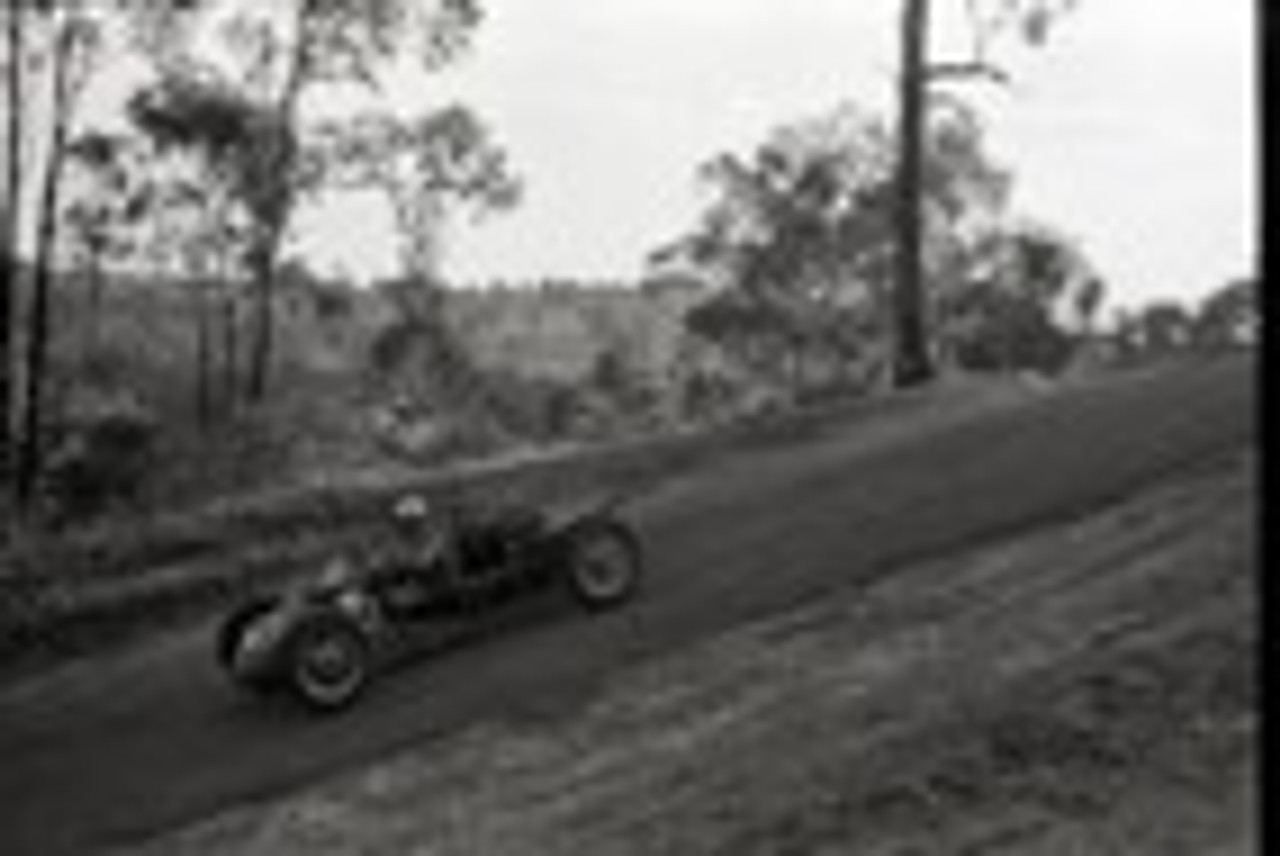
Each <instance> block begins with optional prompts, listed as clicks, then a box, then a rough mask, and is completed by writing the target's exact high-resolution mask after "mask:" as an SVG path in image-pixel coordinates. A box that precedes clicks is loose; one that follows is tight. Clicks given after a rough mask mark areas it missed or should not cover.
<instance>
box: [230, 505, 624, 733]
mask: <svg viewBox="0 0 1280 856" xmlns="http://www.w3.org/2000/svg"><path fill="white" fill-rule="evenodd" d="M617 505H618V503H617V502H616V501H604V502H600V503H596V504H594V505H591V506H588V507H587V508H586V509H578V510H576V511H569V512H566V513H559V514H557V513H552V512H548V511H544V510H542V509H539V508H535V507H530V506H527V505H521V506H513V507H499V508H489V509H485V510H483V511H479V510H478V509H474V508H473V509H467V510H462V509H459V508H448V509H447V510H445V511H443V512H441V511H439V510H437V509H435V508H434V507H430V506H429V505H428V503H427V502H426V500H425V498H424V497H421V496H416V495H414V496H409V497H405V498H403V499H402V500H401V501H400V502H399V503H397V506H396V509H395V511H394V514H393V518H394V519H395V520H396V521H397V525H396V529H395V531H393V532H392V533H390V534H389V536H388V537H387V538H384V539H382V541H381V544H380V546H381V548H380V549H374V550H364V551H358V553H357V554H355V555H343V556H340V557H337V558H335V559H333V560H331V561H330V562H329V564H328V565H327V566H326V567H324V568H322V569H321V570H320V572H319V573H318V574H316V575H314V576H312V577H311V578H309V579H305V580H302V581H301V582H298V583H295V584H293V585H291V586H286V587H284V588H283V589H281V590H279V591H275V592H271V593H268V594H257V595H253V596H250V597H247V598H245V599H244V600H242V601H241V602H240V603H239V604H237V605H236V606H235V607H234V608H233V609H232V610H231V611H230V612H229V613H228V614H227V615H226V616H225V617H224V618H223V620H222V621H221V622H220V624H219V625H218V629H217V639H216V646H217V657H218V661H219V664H220V665H221V667H222V668H223V669H224V670H225V671H226V673H227V674H228V675H229V676H230V677H231V678H232V680H233V682H234V683H235V684H236V685H237V686H239V687H242V688H245V689H248V690H250V691H252V692H254V693H257V694H263V695H286V696H290V697H292V698H293V699H295V700H297V701H301V702H303V703H304V704H305V705H306V706H308V707H311V708H314V709H319V710H336V709H339V708H342V707H345V706H347V705H349V704H350V703H351V702H353V701H354V700H355V699H356V698H357V697H358V696H359V695H360V694H361V692H362V690H364V688H365V687H366V685H367V684H368V682H369V681H370V679H371V678H372V677H373V676H374V675H375V674H376V672H377V671H378V669H379V668H380V667H381V666H383V665H385V664H386V663H388V662H390V661H393V660H394V659H395V655H396V653H397V652H399V651H402V650H403V648H404V647H405V646H406V645H409V644H412V640H414V639H419V640H420V639H421V638H422V637H423V636H424V635H427V636H429V635H430V633H429V632H428V631H430V630H432V629H434V630H436V631H437V632H439V631H440V629H441V628H453V632H456V631H457V629H458V628H465V627H468V626H474V625H476V624H477V623H478V622H480V621H482V620H483V619H484V618H485V616H487V615H490V614H492V613H494V612H496V611H497V610H499V609H501V608H503V606H504V605H505V604H510V603H511V602H513V601H517V600H522V599H527V598H530V597H531V596H533V595H534V594H536V593H538V592H546V591H548V590H555V589H557V588H558V589H560V590H561V591H563V592H564V593H565V594H566V595H567V596H569V597H571V598H572V599H573V600H575V601H576V602H577V603H578V604H580V605H581V606H582V607H584V608H586V609H587V610H591V611H599V610H606V609H610V608H613V607H616V606H619V605H621V604H623V603H624V602H626V601H627V600H629V599H630V598H631V596H632V595H633V594H634V593H635V591H636V589H637V586H638V585H639V582H640V578H641V573H642V569H643V557H642V551H641V546H640V542H639V539H638V537H637V535H636V533H635V530H634V529H633V528H632V527H631V526H630V525H628V524H627V523H626V522H625V521H624V520H623V519H622V517H621V516H620V515H619V513H618V511H617ZM446 632H448V631H446Z"/></svg>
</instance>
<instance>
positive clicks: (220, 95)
mask: <svg viewBox="0 0 1280 856" xmlns="http://www.w3.org/2000/svg"><path fill="white" fill-rule="evenodd" d="M128 112H129V116H130V119H131V120H132V122H133V124H134V126H135V127H137V128H138V129H139V130H140V131H141V132H142V133H143V134H144V135H145V136H146V138H147V139H148V140H149V141H150V143H151V145H152V146H153V148H154V150H155V152H156V154H157V156H158V158H159V160H160V161H161V162H162V163H164V164H167V166H168V168H169V175H168V176H167V177H155V178H154V182H155V183H156V188H155V191H154V192H155V193H156V194H157V195H158V196H160V197H161V198H164V199H167V204H168V207H169V208H174V207H175V206H176V207H177V209H179V210H182V211H185V212H186V231H185V232H180V234H179V235H178V238H177V239H178V240H181V241H183V242H187V243H191V244H192V246H191V247H187V248H185V249H184V250H183V252H182V253H181V256H180V257H181V260H182V262H181V263H182V264H186V265H187V266H188V267H187V268H186V270H185V271H183V272H184V273H187V274H190V275H192V276H194V278H195V282H196V283H197V286H196V289H197V291H198V292H199V294H198V297H199V300H198V301H197V303H196V308H197V310H198V311H197V314H196V320H197V331H196V332H197V349H196V350H197V359H198V362H199V365H200V369H199V371H198V373H197V401H198V402H199V407H198V409H199V412H200V413H201V414H203V415H204V417H205V420H202V421H206V420H207V418H208V417H209V416H211V415H212V411H213V405H212V381H211V379H210V377H209V375H210V372H211V370H212V366H211V360H212V353H213V345H212V341H213V338H214V337H213V333H212V327H213V322H212V321H211V319H210V318H209V314H210V313H211V311H212V307H211V305H210V304H211V301H212V298H213V294H212V292H214V291H215V290H216V291H218V292H220V303H221V312H220V316H221V325H222V334H221V336H219V337H217V338H219V339H220V340H221V343H222V348H221V350H222V354H223V357H222V363H223V369H222V372H221V376H222V384H221V386H222V388H223V393H222V396H221V398H222V406H223V409H224V410H226V411H229V410H230V409H231V408H233V407H234V406H235V403H236V399H237V398H238V397H239V396H240V395H241V391H240V390H239V389H238V376H239V370H238V367H239V364H240V362H241V360H240V355H239V351H240V337H239V320H238V314H239V312H238V303H239V294H238V288H237V284H236V282H235V279H236V275H238V274H239V273H240V272H241V271H240V268H241V262H242V260H245V259H247V258H248V257H249V255H250V254H251V252H252V251H253V248H254V244H253V236H254V229H253V227H254V226H255V224H257V223H260V222H261V219H262V218H263V217H264V216H266V211H265V209H266V208H269V207H270V206H271V205H273V204H274V203H273V202H272V201H271V197H270V196H269V195H264V194H263V193H262V190H261V189H262V188H263V187H264V186H266V185H269V184H270V182H271V179H270V178H269V177H268V176H267V174H266V173H267V170H269V168H270V163H269V162H268V161H266V160H265V159H264V158H263V157H262V152H263V151H264V149H265V148H266V147H267V145H268V143H269V141H270V140H271V139H272V138H273V136H274V135H275V134H276V133H277V132H278V129H277V127H276V123H277V122H278V116H277V115H276V114H275V113H274V112H273V111H271V110H269V109H267V108H264V107H262V106H261V105H259V104H257V103H255V102H254V101H252V100H251V99H249V98H248V97H246V96H245V95H244V93H242V92H240V91H239V90H237V89H236V88H235V87H234V86H233V85H232V84H231V83H230V82H228V81H227V80H226V79H225V78H224V77H223V76H222V75H221V74H219V73H218V72H217V71H216V70H214V69H212V68H209V67H201V66H195V65H188V66H182V67H178V68H171V69H169V70H168V71H167V72H166V73H165V74H164V75H163V76H162V77H161V78H160V79H159V80H158V81H157V82H156V83H155V84H154V85H152V86H150V87H147V88H144V89H141V90H139V91H138V92H136V93H134V95H133V97H132V98H131V99H130V101H129V105H128ZM160 225H161V226H162V225H163V224H160ZM161 231H162V234H161V235H160V236H159V237H160V240H161V242H162V243H163V244H164V245H165V246H169V245H170V244H171V242H172V241H173V240H174V239H175V237H174V235H172V234H167V235H166V234H163V229H162V230H161Z"/></svg>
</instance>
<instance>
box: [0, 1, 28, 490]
mask: <svg viewBox="0 0 1280 856" xmlns="http://www.w3.org/2000/svg"><path fill="white" fill-rule="evenodd" d="M21 6H22V3H21V2H20V0H9V3H8V4H7V12H8V16H9V20H8V27H7V28H6V35H7V44H8V51H9V57H10V60H9V68H8V71H7V73H6V76H5V77H6V80H5V83H6V84H7V86H6V93H7V97H6V99H5V100H6V102H7V103H6V107H7V108H8V111H9V115H8V124H7V131H8V150H7V151H6V153H5V158H6V162H5V195H6V199H7V201H6V202H5V206H4V211H3V214H4V218H5V219H4V224H3V226H4V233H3V235H0V241H3V243H4V246H3V249H0V254H2V255H3V259H2V260H0V261H2V263H3V271H0V273H2V274H3V277H4V279H3V281H2V282H0V487H3V488H6V489H7V488H8V486H9V483H10V478H11V476H12V475H13V472H14V455H13V439H14V436H15V433H16V432H15V431H14V428H15V425H14V406H13V402H14V394H13V391H14V371H13V369H14V365H15V363H16V360H15V355H14V353H13V330H14V326H15V313H14V307H15V306H16V299H15V298H16V295H17V291H18V281H19V278H20V275H21V271H22V261H21V258H22V253H21V250H20V246H19V243H20V241H19V236H20V235H21V233H22V227H21V223H22V135H23V131H24V129H23V126H22V125H23V123H22V114H23V111H22V106H23V98H22V87H23V79H22V78H23V73H22V71H23V69H22V62H21V57H22V55H23V52H24V50H25V45H24V38H23V26H22V25H23V19H22V12H21ZM15 484H16V482H15Z"/></svg>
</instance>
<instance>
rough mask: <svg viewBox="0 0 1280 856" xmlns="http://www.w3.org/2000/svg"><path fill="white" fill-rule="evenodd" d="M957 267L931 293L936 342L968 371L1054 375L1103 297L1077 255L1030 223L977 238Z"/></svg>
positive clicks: (1065, 241)
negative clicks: (952, 278) (956, 277)
mask: <svg viewBox="0 0 1280 856" xmlns="http://www.w3.org/2000/svg"><path fill="white" fill-rule="evenodd" d="M963 267H964V271H965V273H964V275H963V278H962V279H961V280H960V281H959V282H956V283H954V284H953V285H952V287H950V288H947V289H945V290H943V291H942V292H941V293H940V294H939V295H938V300H937V305H938V309H939V311H938V322H939V330H938V331H937V338H938V339H939V341H940V344H941V345H942V346H943V349H944V350H945V352H946V353H948V354H949V355H950V356H951V358H952V359H954V361H955V362H956V363H957V364H958V365H960V366H961V367H963V368H966V369H971V370H996V371H1010V370H1023V369H1032V370H1036V371H1040V372H1047V373H1052V372H1057V371H1059V370H1061V369H1062V368H1063V367H1065V365H1066V364H1067V361H1068V360H1069V359H1070V358H1071V357H1072V356H1073V354H1074V353H1075V350H1076V347H1077V345H1078V344H1079V343H1080V341H1081V340H1082V339H1083V338H1084V337H1085V336H1086V335H1087V333H1088V327H1089V324H1090V323H1091V319H1092V316H1093V313H1094V312H1096V310H1097V308H1098V305H1099V304H1100V302H1101V301H1102V299H1103V297H1104V294H1105V292H1104V286H1103V284H1102V281H1101V280H1100V279H1099V278H1098V277H1097V276H1096V275H1095V274H1094V273H1093V269H1092V266H1091V265H1090V264H1089V262H1088V260H1087V259H1086V258H1085V256H1084V254H1083V253H1082V252H1081V250H1080V249H1079V248H1078V247H1077V246H1076V245H1075V244H1074V243H1073V242H1072V241H1071V240H1070V239H1069V238H1068V237H1066V236H1064V235H1061V234H1059V233H1057V232H1055V231H1054V230H1052V229H1049V228H1048V227H1046V226H1043V225H1041V224H1036V223H1029V222H1027V223H1021V224H1017V225H1013V226H1000V227H998V228H996V229H994V230H991V231H989V232H987V233H985V234H983V235H982V236H981V238H980V239H979V240H977V241H976V242H975V243H974V245H973V246H972V247H971V248H970V250H969V258H968V259H967V260H966V261H965V264H964V265H963Z"/></svg>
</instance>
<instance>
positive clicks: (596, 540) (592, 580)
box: [567, 524, 642, 609]
mask: <svg viewBox="0 0 1280 856" xmlns="http://www.w3.org/2000/svg"><path fill="white" fill-rule="evenodd" d="M641 564H642V559H641V555H640V545H639V543H638V542H637V540H636V538H635V536H634V535H633V534H632V533H631V531H630V530H628V529H626V528H625V527H623V526H620V525H617V524H600V525H593V526H587V527H583V528H581V529H579V530H578V531H576V532H574V533H573V534H572V536H571V539H570V542H569V550H568V568H567V576H568V583H569V588H570V591H571V592H572V594H573V595H574V597H576V598H577V599H578V601H579V602H580V603H581V604H582V605H584V606H586V607H587V608H588V609H608V608H610V607H613V606H617V605H619V604H621V603H623V602H625V601H626V600H627V599H629V598H630V597H631V595H632V594H633V593H634V592H635V590H636V587H637V586H638V585H639V584H640V574H641V570H642V569H641Z"/></svg>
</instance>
